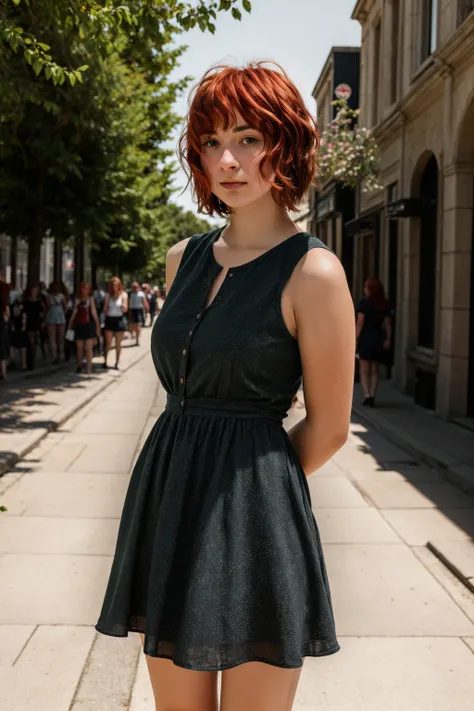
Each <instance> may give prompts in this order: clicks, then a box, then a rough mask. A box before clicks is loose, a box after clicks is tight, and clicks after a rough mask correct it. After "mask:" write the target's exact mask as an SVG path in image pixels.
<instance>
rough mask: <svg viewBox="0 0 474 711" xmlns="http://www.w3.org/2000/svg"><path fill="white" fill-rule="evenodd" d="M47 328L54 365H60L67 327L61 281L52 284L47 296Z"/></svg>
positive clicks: (65, 303) (65, 304) (65, 305)
mask: <svg viewBox="0 0 474 711" xmlns="http://www.w3.org/2000/svg"><path fill="white" fill-rule="evenodd" d="M46 302H47V309H48V310H47V313H46V328H47V329H48V341H49V349H50V351H51V355H52V357H53V363H54V364H56V363H59V358H60V357H63V356H64V331H65V327H66V307H67V302H66V299H65V297H64V294H63V293H61V284H60V282H59V281H53V282H51V284H50V286H49V293H48V295H47V299H46Z"/></svg>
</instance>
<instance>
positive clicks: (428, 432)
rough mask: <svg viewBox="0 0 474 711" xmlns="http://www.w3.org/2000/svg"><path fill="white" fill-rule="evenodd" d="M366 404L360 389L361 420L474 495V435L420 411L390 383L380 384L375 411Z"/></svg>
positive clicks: (356, 406)
mask: <svg viewBox="0 0 474 711" xmlns="http://www.w3.org/2000/svg"><path fill="white" fill-rule="evenodd" d="M362 400H363V394H362V388H361V386H360V385H356V388H355V391H354V401H353V406H352V410H353V412H354V413H355V414H356V415H357V416H358V417H359V418H360V419H361V420H363V421H364V422H365V423H366V424H368V425H370V427H372V428H373V429H375V430H377V431H378V432H380V434H382V435H383V436H384V437H386V438H387V439H388V440H390V441H391V442H392V443H393V444H396V445H398V446H400V447H402V448H403V449H405V450H406V451H408V452H410V453H411V454H412V455H413V456H414V457H415V458H416V459H418V460H420V461H421V462H423V463H424V464H426V465H428V466H430V467H434V468H435V469H437V470H439V472H440V473H441V474H442V475H443V476H444V477H445V478H446V479H449V480H450V481H452V482H453V483H454V484H456V486H458V487H459V488H460V489H463V490H464V491H467V492H471V493H474V432H472V431H470V430H469V429H467V428H464V427H461V426H460V425H457V424H455V423H453V422H445V421H444V420H441V419H440V418H439V417H436V415H434V414H433V413H431V412H429V411H428V410H425V409H423V408H422V407H418V406H417V405H415V404H414V403H413V400H412V399H411V398H410V397H408V396H406V395H404V394H403V393H400V392H398V391H396V390H395V389H394V388H393V387H392V385H391V383H390V381H381V382H380V385H379V389H378V391H377V399H376V402H377V406H376V407H375V408H373V409H372V408H368V407H363V406H362Z"/></svg>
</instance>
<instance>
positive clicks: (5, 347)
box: [0, 280, 10, 380]
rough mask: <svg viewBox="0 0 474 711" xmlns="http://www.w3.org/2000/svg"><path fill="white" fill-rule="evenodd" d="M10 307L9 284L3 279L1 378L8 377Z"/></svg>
mask: <svg viewBox="0 0 474 711" xmlns="http://www.w3.org/2000/svg"><path fill="white" fill-rule="evenodd" d="M9 318H10V307H9V304H8V286H7V285H6V282H4V281H3V280H1V288H0V379H1V380H5V378H6V377H7V363H8V356H9V346H10V344H9V334H8V320H9Z"/></svg>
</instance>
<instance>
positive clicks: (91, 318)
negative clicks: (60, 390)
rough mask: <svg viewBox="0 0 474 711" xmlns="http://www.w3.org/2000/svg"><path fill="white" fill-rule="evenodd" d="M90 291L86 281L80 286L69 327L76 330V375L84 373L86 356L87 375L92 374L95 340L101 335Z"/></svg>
mask: <svg viewBox="0 0 474 711" xmlns="http://www.w3.org/2000/svg"><path fill="white" fill-rule="evenodd" d="M90 291H91V290H90V286H89V284H88V283H87V282H86V281H83V282H81V283H80V284H79V287H78V289H77V297H76V300H75V302H74V310H73V312H72V316H71V319H70V321H69V326H68V328H74V341H75V344H76V358H77V368H76V373H82V363H83V358H84V355H85V357H86V372H87V375H90V374H91V372H92V347H93V345H94V341H95V338H96V337H97V338H98V337H99V334H100V323H99V317H98V315H97V309H96V306H95V301H94V297H93V296H91V293H90Z"/></svg>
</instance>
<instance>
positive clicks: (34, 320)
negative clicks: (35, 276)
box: [24, 286, 45, 370]
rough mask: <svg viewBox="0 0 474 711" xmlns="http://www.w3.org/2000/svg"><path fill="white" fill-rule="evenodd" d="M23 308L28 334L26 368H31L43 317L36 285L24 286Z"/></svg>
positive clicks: (43, 311)
mask: <svg viewBox="0 0 474 711" xmlns="http://www.w3.org/2000/svg"><path fill="white" fill-rule="evenodd" d="M24 309H25V313H26V332H27V335H28V369H29V370H33V368H34V367H35V359H36V346H37V344H38V342H40V338H41V331H42V327H43V323H44V317H45V309H44V305H43V300H42V299H41V298H40V293H39V289H38V287H37V286H27V287H26V289H25V294H24ZM42 348H43V347H42ZM43 356H44V353H43Z"/></svg>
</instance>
